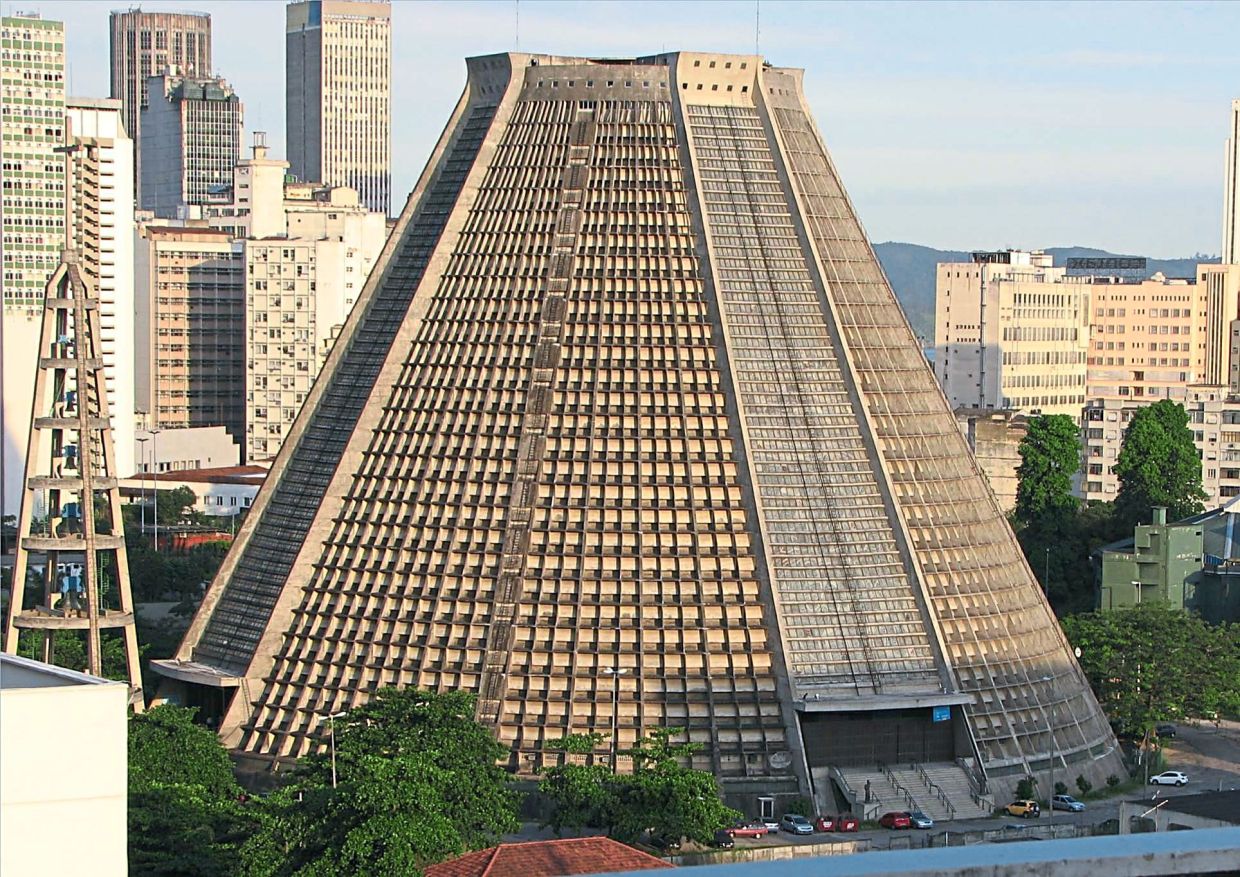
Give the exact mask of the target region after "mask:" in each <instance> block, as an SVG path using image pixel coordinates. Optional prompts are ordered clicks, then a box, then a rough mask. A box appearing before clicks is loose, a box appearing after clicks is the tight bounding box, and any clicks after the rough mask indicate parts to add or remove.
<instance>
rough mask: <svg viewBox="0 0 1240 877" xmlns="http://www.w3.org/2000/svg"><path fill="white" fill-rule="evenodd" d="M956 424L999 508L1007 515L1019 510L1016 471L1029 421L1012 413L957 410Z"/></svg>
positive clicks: (989, 410) (986, 410) (991, 410)
mask: <svg viewBox="0 0 1240 877" xmlns="http://www.w3.org/2000/svg"><path fill="white" fill-rule="evenodd" d="M956 423H957V425H958V426H959V427H960V431H961V432H962V433H964V437H965V441H967V442H968V443H969V450H971V451H972V452H973V459H975V460H977V465H978V468H979V469H981V470H982V474H983V475H985V476H986V483H987V484H989V485H990V490H991V492H992V493H993V494H994V495H995V501H996V502H998V503H999V508H1001V509H1003V511H1004V513H1005V514H1006V513H1009V512H1011V511H1012V510H1013V509H1015V508H1016V488H1017V486H1018V479H1017V476H1016V470H1017V469H1019V468H1020V462H1021V461H1020V443H1021V440H1022V439H1024V437H1025V433H1026V432H1027V426H1028V424H1027V420H1026V418H1025V417H1024V416H1023V415H1020V414H1016V413H1015V412H1012V411H996V410H994V409H985V410H977V409H968V408H960V409H957V410H956Z"/></svg>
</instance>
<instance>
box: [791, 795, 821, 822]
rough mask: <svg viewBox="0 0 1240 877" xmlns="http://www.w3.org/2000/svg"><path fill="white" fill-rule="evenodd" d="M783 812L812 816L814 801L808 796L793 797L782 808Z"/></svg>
mask: <svg viewBox="0 0 1240 877" xmlns="http://www.w3.org/2000/svg"><path fill="white" fill-rule="evenodd" d="M784 812H785V813H795V814H797V815H798V816H805V817H807V818H809V817H812V816H813V815H814V813H815V810H814V803H813V802H812V801H810V800H809V799H808V798H793V799H792V800H791V801H789V802H788V806H787V807H786V808H785V809H784Z"/></svg>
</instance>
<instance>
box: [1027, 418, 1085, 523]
mask: <svg viewBox="0 0 1240 877" xmlns="http://www.w3.org/2000/svg"><path fill="white" fill-rule="evenodd" d="M1019 453H1020V459H1021V463H1020V466H1019V467H1018V468H1017V470H1016V477H1017V479H1018V483H1017V487H1016V515H1017V517H1018V518H1019V519H1020V520H1021V521H1025V522H1029V521H1033V520H1035V519H1037V518H1039V517H1041V516H1043V515H1046V514H1047V513H1060V512H1070V511H1075V509H1076V507H1077V505H1078V502H1077V500H1076V498H1075V497H1074V496H1073V495H1072V476H1073V475H1075V474H1076V472H1077V470H1078V469H1080V467H1081V439H1080V433H1079V431H1078V430H1077V426H1076V424H1075V423H1074V422H1073V420H1072V418H1071V417H1068V416H1067V415H1065V414H1047V415H1043V416H1041V417H1034V418H1031V419H1030V420H1029V424H1028V429H1027V431H1026V433H1025V437H1024V438H1023V439H1021V441H1020V448H1019Z"/></svg>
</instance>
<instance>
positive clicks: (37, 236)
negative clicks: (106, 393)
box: [0, 15, 65, 515]
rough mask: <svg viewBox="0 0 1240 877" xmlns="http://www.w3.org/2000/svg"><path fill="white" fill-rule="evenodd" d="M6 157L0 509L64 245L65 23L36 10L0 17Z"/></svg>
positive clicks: (15, 463)
mask: <svg viewBox="0 0 1240 877" xmlns="http://www.w3.org/2000/svg"><path fill="white" fill-rule="evenodd" d="M0 37H3V40H4V45H5V52H4V55H3V58H0V94H3V97H4V112H3V114H0V153H2V154H3V157H4V162H3V164H4V167H3V175H4V194H3V196H2V197H3V209H2V210H0V215H2V216H3V223H2V225H3V238H4V241H3V246H0V269H2V271H3V283H2V284H0V286H2V287H3V289H2V290H0V295H2V296H3V302H2V304H3V313H2V315H0V320H2V322H0V353H2V354H3V371H4V380H3V381H2V382H0V410H3V417H4V448H3V452H4V453H3V473H2V474H0V486H2V487H3V489H2V490H0V494H2V496H0V505H2V506H3V513H4V514H6V515H9V514H16V513H17V507H18V505H19V504H20V502H21V495H22V475H23V472H24V471H25V465H26V442H27V440H28V439H29V435H30V405H31V401H32V399H33V393H34V372H35V362H36V358H37V349H38V343H39V321H40V319H41V317H42V314H43V290H44V286H45V284H46V283H47V281H48V279H49V278H50V277H51V276H52V272H53V271H55V270H56V266H57V265H58V264H59V263H60V250H61V248H62V247H63V246H64V244H65V159H64V156H63V155H61V154H58V153H57V149H58V148H60V147H63V146H64V144H65V29H64V24H63V23H62V22H59V21H48V20H45V19H41V18H39V17H38V16H37V15H15V16H12V17H8V16H6V17H4V18H2V19H0Z"/></svg>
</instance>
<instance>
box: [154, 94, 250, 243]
mask: <svg viewBox="0 0 1240 877" xmlns="http://www.w3.org/2000/svg"><path fill="white" fill-rule="evenodd" d="M147 90H148V92H149V94H150V105H149V106H148V107H147V108H145V109H144V110H143V111H142V141H141V142H142V146H141V149H142V165H141V168H140V173H141V177H142V187H141V197H140V203H141V205H142V209H143V210H149V211H151V212H153V213H154V214H155V215H156V216H158V217H160V218H163V219H171V218H176V217H181V216H184V215H185V208H186V207H188V206H193V205H201V204H206V203H207V202H208V201H210V200H211V199H212V195H213V193H214V192H215V191H216V190H218V189H221V188H224V187H227V186H229V185H230V184H231V183H232V177H233V168H234V167H236V166H237V162H239V161H240V160H241V143H242V134H243V131H242V128H243V118H244V107H243V106H242V103H241V99H240V98H239V97H237V94H236V93H235V92H234V91H233V89H232V86H230V85H229V84H228V83H227V82H226V81H224V80H223V79H218V78H216V79H209V78H199V77H189V76H179V75H163V76H152V77H151V80H150V83H149V86H148V89H147Z"/></svg>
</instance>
